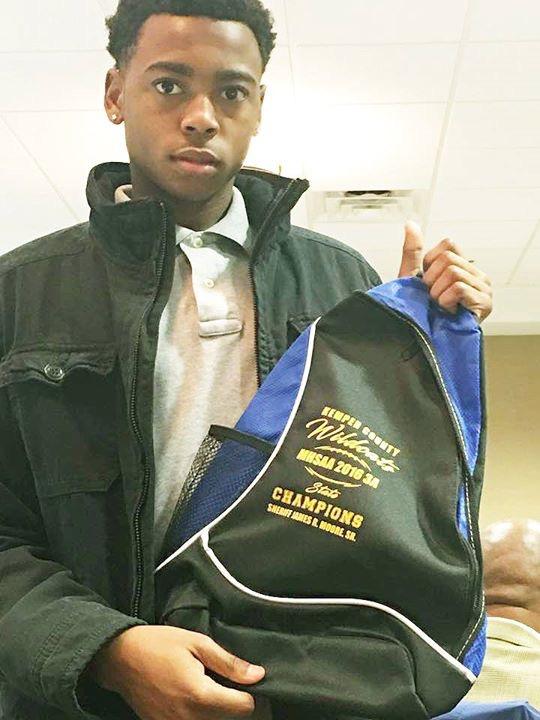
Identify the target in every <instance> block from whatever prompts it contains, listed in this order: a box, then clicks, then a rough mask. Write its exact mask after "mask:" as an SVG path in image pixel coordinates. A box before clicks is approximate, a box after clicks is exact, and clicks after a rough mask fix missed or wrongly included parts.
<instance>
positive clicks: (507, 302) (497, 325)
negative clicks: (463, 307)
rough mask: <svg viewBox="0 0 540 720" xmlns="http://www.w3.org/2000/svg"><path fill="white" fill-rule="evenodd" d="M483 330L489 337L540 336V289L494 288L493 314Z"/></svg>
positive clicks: (483, 326) (483, 325)
mask: <svg viewBox="0 0 540 720" xmlns="http://www.w3.org/2000/svg"><path fill="white" fill-rule="evenodd" d="M482 328H483V330H484V332H487V334H488V335H514V334H527V335H534V334H536V335H538V334H540V287H513V286H511V285H510V286H507V287H503V288H500V287H496V288H494V305H493V312H492V314H491V315H490V316H489V318H488V319H487V320H486V321H485V322H484V323H483V324H482Z"/></svg>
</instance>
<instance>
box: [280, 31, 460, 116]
mask: <svg viewBox="0 0 540 720" xmlns="http://www.w3.org/2000/svg"><path fill="white" fill-rule="evenodd" d="M292 52H293V67H294V70H295V78H296V85H297V88H298V93H299V98H300V99H301V100H303V101H304V102H313V101H316V102H317V101H319V102H320V103H321V104H322V103H325V102H326V103H329V104H336V105H339V104H345V103H347V104H351V105H352V104H356V103H405V102H446V101H447V99H448V95H449V91H450V84H451V81H452V73H453V69H454V64H455V61H456V54H457V45H453V44H445V45H436V44H430V45H427V44H426V45H369V46H362V47H361V46H344V47H330V46H318V47H316V46H310V47H298V48H293V49H292ZM343 68H348V69H349V71H348V72H346V73H344V72H343ZM367 68H369V71H367ZM355 69H356V72H355Z"/></svg>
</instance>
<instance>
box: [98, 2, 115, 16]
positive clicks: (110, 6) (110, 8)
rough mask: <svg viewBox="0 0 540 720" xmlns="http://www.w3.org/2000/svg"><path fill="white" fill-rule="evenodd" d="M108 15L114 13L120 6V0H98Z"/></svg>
mask: <svg viewBox="0 0 540 720" xmlns="http://www.w3.org/2000/svg"><path fill="white" fill-rule="evenodd" d="M98 3H99V4H100V5H101V7H102V8H103V10H104V11H105V14H106V15H107V16H109V15H114V14H115V12H116V8H117V7H118V0H98Z"/></svg>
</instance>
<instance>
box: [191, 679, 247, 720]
mask: <svg viewBox="0 0 540 720" xmlns="http://www.w3.org/2000/svg"><path fill="white" fill-rule="evenodd" d="M190 700H191V704H192V705H193V707H194V708H197V709H200V710H204V711H205V713H206V714H209V715H210V716H212V715H213V711H216V717H219V718H220V719H221V718H223V716H224V715H231V716H233V717H238V716H242V717H243V716H247V715H251V714H252V713H253V711H254V710H255V700H254V699H253V696H252V695H250V694H249V693H246V692H242V691H241V690H233V689H231V688H225V687H223V686H222V685H219V684H218V683H216V682H214V680H212V679H211V678H210V677H208V675H205V676H204V677H203V678H202V680H201V682H199V683H198V685H197V687H196V689H195V690H194V692H193V694H192V696H191V698H190Z"/></svg>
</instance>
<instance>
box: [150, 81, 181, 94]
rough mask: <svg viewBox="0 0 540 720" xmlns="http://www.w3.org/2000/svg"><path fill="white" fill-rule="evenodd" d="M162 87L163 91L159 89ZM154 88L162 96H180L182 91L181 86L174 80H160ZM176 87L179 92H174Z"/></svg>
mask: <svg viewBox="0 0 540 720" xmlns="http://www.w3.org/2000/svg"><path fill="white" fill-rule="evenodd" d="M160 85H161V86H162V87H163V90H160V89H159V86H160ZM154 86H155V87H156V88H157V91H158V93H160V95H179V94H180V92H181V91H182V89H181V87H180V85H179V84H178V83H177V82H175V81H174V80H158V81H157V82H155V83H154ZM175 87H176V88H177V89H178V92H174V88H175Z"/></svg>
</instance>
